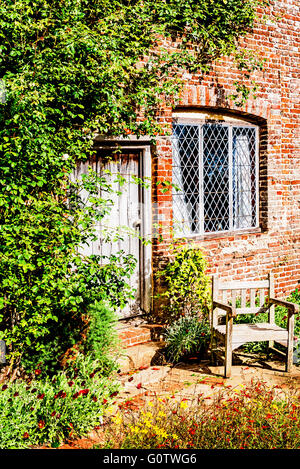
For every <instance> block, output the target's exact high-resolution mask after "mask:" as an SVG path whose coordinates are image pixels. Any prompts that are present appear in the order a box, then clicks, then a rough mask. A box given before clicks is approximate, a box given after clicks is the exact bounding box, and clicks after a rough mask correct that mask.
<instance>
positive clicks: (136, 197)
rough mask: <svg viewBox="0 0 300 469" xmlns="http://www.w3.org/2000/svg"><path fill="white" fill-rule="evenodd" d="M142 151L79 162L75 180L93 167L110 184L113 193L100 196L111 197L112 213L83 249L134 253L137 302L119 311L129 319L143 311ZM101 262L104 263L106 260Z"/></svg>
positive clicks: (133, 281) (104, 253)
mask: <svg viewBox="0 0 300 469" xmlns="http://www.w3.org/2000/svg"><path fill="white" fill-rule="evenodd" d="M140 159H141V155H140V152H138V151H136V152H133V151H130V152H129V151H128V152H124V153H122V154H114V155H112V154H111V155H109V157H108V156H107V153H104V152H98V154H97V156H96V157H95V159H93V161H91V162H84V163H79V164H78V166H77V170H76V174H75V177H76V178H78V177H80V175H81V174H84V173H87V172H88V167H89V166H91V167H92V169H93V170H94V171H96V172H97V174H99V175H100V176H101V177H105V179H106V180H107V181H108V182H109V183H110V184H111V187H112V189H113V193H105V192H103V191H102V193H101V194H100V195H101V197H103V198H108V199H109V200H110V201H111V203H110V205H111V211H110V213H109V215H107V216H105V217H104V218H103V219H102V220H101V223H98V224H96V225H95V228H96V232H97V234H98V236H97V239H96V241H92V242H91V243H90V244H89V245H88V246H85V247H83V248H82V249H81V252H82V253H83V254H85V255H90V254H100V255H102V256H110V255H112V254H116V253H118V252H119V251H121V250H122V251H124V252H125V253H126V254H132V255H133V256H134V258H135V259H136V260H137V265H136V268H135V271H134V274H133V275H132V276H131V278H130V279H129V280H127V281H128V283H129V284H130V286H131V287H132V289H133V290H134V299H132V300H130V301H129V303H128V305H127V306H126V307H125V308H124V309H123V310H122V311H119V316H120V317H123V318H124V317H130V316H133V315H136V314H139V313H141V312H142V309H141V301H142V298H141V296H142V291H141V290H142V288H141V287H142V283H143V281H142V276H141V270H142V268H141V267H142V266H141V258H142V243H141V241H140V236H141V235H142V213H141V210H142V205H141V197H142V193H141V191H142V188H141V186H140V185H139V184H137V183H136V182H134V180H135V177H136V178H138V177H141V174H140V173H141V165H140ZM102 262H105V259H103V261H102Z"/></svg>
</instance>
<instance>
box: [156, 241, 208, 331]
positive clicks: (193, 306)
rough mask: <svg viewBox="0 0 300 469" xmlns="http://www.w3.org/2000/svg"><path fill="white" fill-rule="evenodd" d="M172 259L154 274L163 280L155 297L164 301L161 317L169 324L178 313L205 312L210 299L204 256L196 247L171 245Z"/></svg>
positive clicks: (196, 313) (203, 313) (179, 314)
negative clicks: (160, 288) (160, 289)
mask: <svg viewBox="0 0 300 469" xmlns="http://www.w3.org/2000/svg"><path fill="white" fill-rule="evenodd" d="M171 253H172V254H173V256H174V258H173V260H170V261H169V262H168V263H167V265H166V266H165V268H164V269H162V270H160V271H159V272H158V273H157V277H158V278H159V279H162V280H163V287H162V288H163V291H162V293H158V294H157V295H156V298H157V299H159V300H163V301H164V304H163V305H162V306H161V310H162V311H163V312H164V316H165V317H164V319H165V321H166V322H167V323H172V322H173V321H174V319H178V318H179V317H180V316H181V315H186V314H188V315H197V316H199V314H201V315H206V314H207V312H208V308H209V302H210V288H209V277H208V276H207V275H206V269H207V263H206V259H205V257H204V255H203V253H202V251H201V249H200V248H199V247H197V246H193V245H187V246H183V247H174V248H173V250H172V251H171Z"/></svg>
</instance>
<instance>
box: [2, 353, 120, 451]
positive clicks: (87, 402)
mask: <svg viewBox="0 0 300 469" xmlns="http://www.w3.org/2000/svg"><path fill="white" fill-rule="evenodd" d="M99 365H100V366H99ZM101 370H102V367H101V363H100V364H99V362H98V361H97V360H94V359H92V358H87V357H84V356H82V355H79V356H78V358H77V361H76V363H75V364H74V365H73V366H72V367H70V368H69V369H67V370H66V371H64V372H63V371H62V372H59V373H58V374H57V375H56V376H55V377H53V378H52V379H51V380H50V379H49V378H48V377H46V378H44V377H43V375H44V371H43V370H41V369H39V368H38V369H36V378H35V379H34V380H32V381H31V382H29V383H26V382H25V381H15V382H13V383H10V384H8V385H3V386H2V389H1V388H0V421H1V428H0V448H2V449H17V448H27V447H29V446H34V445H42V444H50V445H51V446H52V447H57V446H59V444H60V443H61V442H62V441H63V440H65V439H66V438H72V437H78V436H81V435H84V434H85V433H86V432H88V431H89V430H91V429H92V428H93V427H95V425H99V424H100V423H102V416H103V414H104V410H105V408H106V407H107V406H108V405H109V403H110V402H111V401H112V399H113V397H114V395H115V393H117V386H116V384H115V383H113V382H112V381H111V380H109V379H108V378H104V377H103V376H101Z"/></svg>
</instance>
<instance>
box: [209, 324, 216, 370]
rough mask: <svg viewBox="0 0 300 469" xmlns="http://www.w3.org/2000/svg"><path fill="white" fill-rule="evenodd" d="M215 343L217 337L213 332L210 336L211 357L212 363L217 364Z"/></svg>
mask: <svg viewBox="0 0 300 469" xmlns="http://www.w3.org/2000/svg"><path fill="white" fill-rule="evenodd" d="M215 345H216V339H215V336H214V333H213V332H211V336H210V359H211V362H212V364H215V361H216V355H215V352H214V347H215Z"/></svg>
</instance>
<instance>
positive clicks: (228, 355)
mask: <svg viewBox="0 0 300 469" xmlns="http://www.w3.org/2000/svg"><path fill="white" fill-rule="evenodd" d="M232 327H233V318H232V317H231V318H229V317H228V315H227V316H226V337H225V374H224V376H225V378H230V376H231V365H232Z"/></svg>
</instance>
